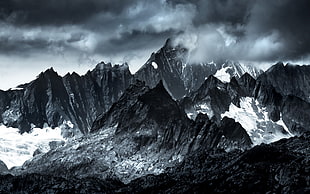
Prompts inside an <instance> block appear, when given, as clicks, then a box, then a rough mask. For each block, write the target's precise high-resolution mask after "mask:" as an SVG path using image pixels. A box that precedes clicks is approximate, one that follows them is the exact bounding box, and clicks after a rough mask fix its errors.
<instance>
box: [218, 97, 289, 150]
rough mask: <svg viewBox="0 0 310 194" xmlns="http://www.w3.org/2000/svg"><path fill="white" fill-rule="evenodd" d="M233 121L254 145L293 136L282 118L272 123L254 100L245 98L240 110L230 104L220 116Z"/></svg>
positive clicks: (264, 110) (266, 113)
mask: <svg viewBox="0 0 310 194" xmlns="http://www.w3.org/2000/svg"><path fill="white" fill-rule="evenodd" d="M221 116H222V118H223V117H225V116H227V117H229V118H233V119H235V121H236V122H239V123H240V124H241V125H242V127H243V128H244V129H245V130H246V131H247V133H248V134H249V136H250V138H251V140H252V142H253V143H254V145H258V144H261V143H271V142H274V141H278V140H280V139H282V138H289V137H292V136H293V135H292V134H291V133H290V132H289V131H288V128H287V127H286V125H285V124H284V122H283V120H282V117H281V119H280V120H279V121H277V122H273V121H272V120H270V118H269V117H268V112H267V111H266V108H264V107H262V106H261V105H260V104H259V102H258V101H257V100H255V99H254V98H250V97H246V98H242V99H241V101H240V108H239V107H237V106H235V105H234V104H231V105H230V107H229V111H227V112H225V113H224V114H222V115H221Z"/></svg>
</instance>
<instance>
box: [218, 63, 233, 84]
mask: <svg viewBox="0 0 310 194" xmlns="http://www.w3.org/2000/svg"><path fill="white" fill-rule="evenodd" d="M231 68H232V67H229V66H228V67H224V68H222V69H220V70H217V72H216V73H215V74H214V77H216V78H217V79H219V80H221V81H222V82H230V78H231V76H230V74H229V73H228V72H227V70H228V69H231Z"/></svg>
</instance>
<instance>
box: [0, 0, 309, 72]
mask: <svg viewBox="0 0 310 194" xmlns="http://www.w3.org/2000/svg"><path fill="white" fill-rule="evenodd" d="M309 7H310V2H309V1H308V0H298V1H293V0H275V1H267V0H252V1H248V0H238V1H236V0H217V1H213V0H158V1H152V0H113V1H102V0H87V1H86V0H62V1H57V0H49V1H43V0H6V1H1V2H0V28H1V30H0V61H2V62H0V70H1V69H4V67H6V68H7V67H9V66H10V63H12V64H14V65H15V67H14V68H16V66H19V67H20V68H24V69H26V68H27V69H29V70H28V71H33V70H34V69H36V70H38V69H39V68H38V67H44V68H45V66H58V67H60V68H62V67H63V66H66V68H65V69H66V70H67V69H70V68H72V69H75V68H76V67H77V66H79V67H80V66H84V67H86V68H89V66H91V65H95V63H97V62H99V61H102V60H104V61H112V62H124V61H128V62H129V63H130V65H131V69H132V70H134V71H135V70H137V69H138V67H139V66H141V65H142V64H143V63H144V62H145V61H146V59H147V58H148V57H149V55H150V53H151V52H154V51H156V50H158V49H159V48H160V47H161V46H162V45H163V44H164V42H165V40H166V39H167V38H169V37H175V41H177V42H179V43H181V44H183V45H184V46H186V47H188V48H189V49H190V51H191V57H190V60H191V61H192V62H205V61H211V60H223V59H231V60H242V61H252V62H273V61H278V60H283V61H307V60H308V59H310V57H309V56H310V36H309V33H310V25H309V23H310V21H309V20H310V12H309V11H308V9H309ZM49 59H54V60H49ZM4 61H5V62H6V64H4ZM39 63H40V64H41V65H40V64H39ZM18 64H19V65H18ZM86 68H85V69H86ZM17 69H18V68H17ZM56 69H57V68H56ZM40 70H41V69H40Z"/></svg>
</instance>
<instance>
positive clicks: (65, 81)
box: [0, 39, 260, 137]
mask: <svg viewBox="0 0 310 194" xmlns="http://www.w3.org/2000/svg"><path fill="white" fill-rule="evenodd" d="M188 55H189V53H188V50H187V49H185V48H183V47H181V46H180V45H177V46H175V45H173V41H172V40H170V39H168V40H167V41H166V43H165V45H164V46H163V47H162V48H161V49H160V50H159V51H158V52H157V53H153V54H152V56H151V58H150V59H149V60H148V61H147V62H146V64H145V65H143V66H142V67H141V68H140V70H139V71H138V72H136V73H135V74H134V75H132V74H131V73H130V71H129V67H128V65H127V64H126V63H125V64H123V65H114V66H112V65H111V64H110V63H108V64H105V63H103V62H102V63H99V64H98V65H97V66H96V67H95V68H94V69H93V70H92V71H88V72H87V73H86V74H85V75H82V76H80V75H78V74H77V73H72V74H69V73H68V74H67V75H65V76H64V77H61V76H59V75H58V74H57V73H56V72H55V71H54V70H53V69H52V68H51V69H49V70H47V71H45V72H42V73H41V74H40V75H39V76H38V77H37V79H35V80H33V81H32V82H30V83H28V84H24V85H21V86H18V87H17V88H16V89H12V90H8V91H1V90H0V123H3V124H4V125H6V126H8V127H15V128H19V129H20V132H21V133H23V132H29V131H31V129H32V128H34V127H39V128H43V126H44V124H47V125H48V126H50V127H52V128H55V127H59V126H62V128H63V129H65V130H63V135H64V136H66V137H67V136H68V137H71V136H75V135H80V134H86V133H88V131H89V130H90V128H91V126H92V123H93V121H94V120H95V119H96V118H97V116H98V115H100V114H102V113H104V112H106V111H108V110H109V108H110V107H111V106H112V104H113V103H114V102H116V101H117V100H118V99H119V98H120V96H121V95H122V93H123V92H124V91H125V89H126V88H127V87H128V86H129V85H130V84H131V83H132V82H133V81H134V80H135V79H139V80H142V81H145V83H146V85H148V86H149V87H151V88H152V87H155V86H156V84H157V83H158V82H159V81H160V80H162V81H163V85H164V86H165V88H166V89H167V90H168V92H169V94H170V95H171V96H172V97H173V98H174V99H181V98H182V97H184V96H185V95H186V96H188V95H189V94H190V93H191V92H194V91H196V90H197V89H199V87H200V86H201V85H202V83H203V82H204V81H205V80H206V79H207V78H208V77H209V76H210V75H213V74H216V75H217V74H219V73H218V72H220V71H221V69H225V72H226V74H229V75H231V76H233V75H235V76H237V77H238V76H240V75H241V74H242V73H244V72H249V73H252V74H254V75H255V76H256V75H257V74H258V73H260V72H259V71H258V70H256V68H254V67H250V66H244V65H243V66H240V67H239V66H238V65H239V64H238V63H235V62H232V61H226V62H225V63H224V64H223V65H217V64H215V63H204V64H187V63H186V60H187V58H188Z"/></svg>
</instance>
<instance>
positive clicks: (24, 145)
mask: <svg viewBox="0 0 310 194" xmlns="http://www.w3.org/2000/svg"><path fill="white" fill-rule="evenodd" d="M64 140H65V139H64V138H63V137H62V135H61V128H60V127H57V128H55V129H52V128H50V127H44V128H43V129H40V128H33V129H32V131H31V132H30V133H23V134H20V133H19V129H18V128H12V127H6V126H4V125H2V124H0V160H2V161H3V162H4V163H5V164H6V165H7V167H8V168H9V169H10V168H12V167H13V166H21V165H22V164H23V163H24V162H25V161H26V160H29V159H31V158H32V157H33V154H34V152H35V151H36V150H37V149H40V151H42V152H47V151H49V150H50V146H49V142H51V141H64Z"/></svg>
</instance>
